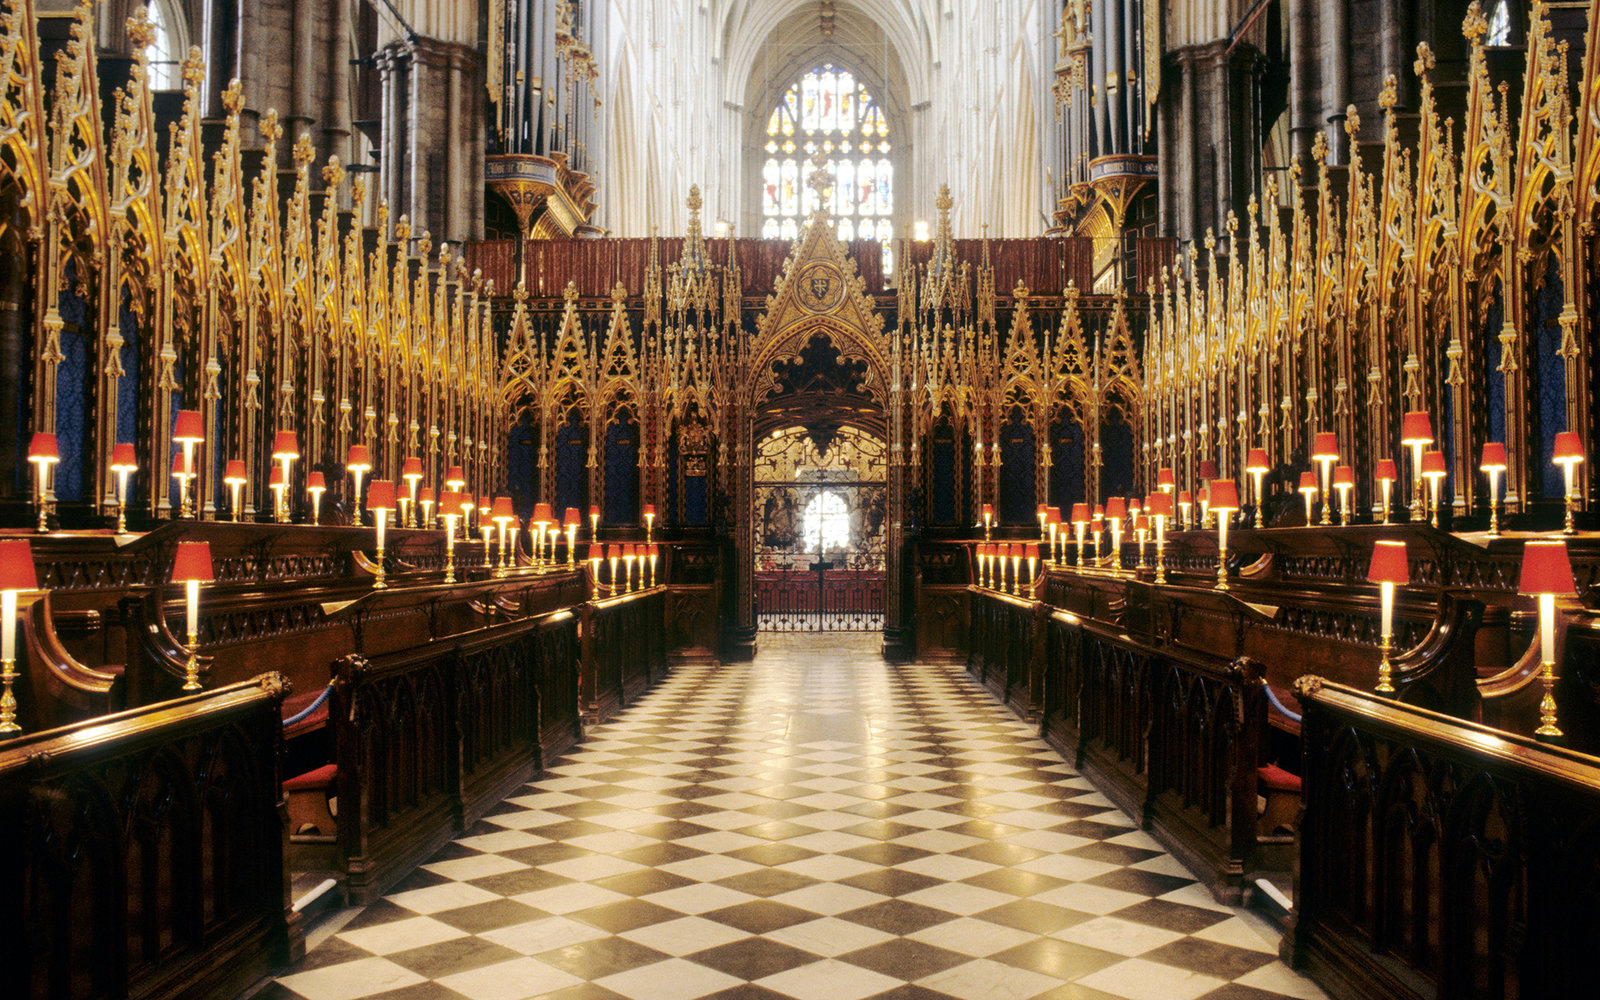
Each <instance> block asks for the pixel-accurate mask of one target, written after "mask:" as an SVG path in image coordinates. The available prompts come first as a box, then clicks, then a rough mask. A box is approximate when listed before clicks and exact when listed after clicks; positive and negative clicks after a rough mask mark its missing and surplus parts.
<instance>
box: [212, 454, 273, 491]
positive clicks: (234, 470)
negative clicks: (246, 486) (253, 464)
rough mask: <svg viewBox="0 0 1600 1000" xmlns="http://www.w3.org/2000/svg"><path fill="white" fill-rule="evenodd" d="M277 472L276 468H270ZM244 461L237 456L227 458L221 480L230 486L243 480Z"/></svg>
mask: <svg viewBox="0 0 1600 1000" xmlns="http://www.w3.org/2000/svg"><path fill="white" fill-rule="evenodd" d="M272 471H274V472H277V471H278V470H277V469H274V470H272ZM245 478H246V477H245V474H244V462H243V461H241V460H240V459H237V458H230V459H228V468H227V471H226V472H224V473H223V474H222V481H223V482H225V483H227V484H228V485H229V486H232V485H233V484H234V483H242V482H244V481H245Z"/></svg>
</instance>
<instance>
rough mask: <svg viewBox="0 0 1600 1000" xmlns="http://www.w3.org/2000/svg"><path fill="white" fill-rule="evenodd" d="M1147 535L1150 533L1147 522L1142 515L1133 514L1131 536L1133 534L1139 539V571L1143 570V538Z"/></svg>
mask: <svg viewBox="0 0 1600 1000" xmlns="http://www.w3.org/2000/svg"><path fill="white" fill-rule="evenodd" d="M1149 533H1150V524H1149V522H1148V521H1146V520H1145V517H1144V514H1142V513H1138V514H1134V515H1133V534H1134V537H1135V538H1137V539H1139V566H1138V568H1139V569H1144V568H1145V561H1144V543H1145V536H1147V535H1148V534H1149Z"/></svg>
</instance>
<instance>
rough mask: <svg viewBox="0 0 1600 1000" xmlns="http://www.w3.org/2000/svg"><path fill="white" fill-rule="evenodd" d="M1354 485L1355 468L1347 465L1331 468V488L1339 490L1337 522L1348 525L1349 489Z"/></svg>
mask: <svg viewBox="0 0 1600 1000" xmlns="http://www.w3.org/2000/svg"><path fill="white" fill-rule="evenodd" d="M1355 485H1356V470H1354V469H1352V468H1350V466H1348V465H1341V466H1338V467H1337V468H1335V469H1334V470H1333V488H1334V489H1336V490H1338V491H1339V523H1340V524H1342V525H1344V526H1345V527H1346V528H1348V527H1350V491H1351V490H1352V489H1354V488H1355Z"/></svg>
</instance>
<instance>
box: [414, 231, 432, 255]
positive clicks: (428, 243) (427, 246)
mask: <svg viewBox="0 0 1600 1000" xmlns="http://www.w3.org/2000/svg"><path fill="white" fill-rule="evenodd" d="M431 253H433V234H432V233H430V232H428V231H427V230H426V229H424V230H423V231H422V239H420V240H418V241H417V256H418V257H421V258H422V259H423V260H427V259H428V255H429V254H431Z"/></svg>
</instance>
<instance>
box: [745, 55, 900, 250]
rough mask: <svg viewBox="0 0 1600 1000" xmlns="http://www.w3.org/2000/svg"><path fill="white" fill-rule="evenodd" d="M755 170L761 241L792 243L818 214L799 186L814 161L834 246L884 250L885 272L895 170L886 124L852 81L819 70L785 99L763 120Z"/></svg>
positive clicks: (813, 198) (825, 67) (812, 195)
mask: <svg viewBox="0 0 1600 1000" xmlns="http://www.w3.org/2000/svg"><path fill="white" fill-rule="evenodd" d="M765 149H766V154H767V155H766V160H765V162H764V163H763V164H762V167H761V189H762V190H761V236H762V238H763V239H785V240H792V239H794V238H795V237H797V236H798V235H799V234H800V223H801V221H802V220H804V219H805V218H806V217H807V216H809V215H810V214H811V213H812V211H814V210H815V209H816V207H817V194H816V192H815V191H814V190H812V188H810V187H809V186H807V184H806V175H807V173H808V171H809V167H808V165H807V161H808V160H809V159H810V158H811V157H812V156H814V155H816V154H818V153H820V154H821V155H822V156H823V158H824V159H825V160H826V162H827V171H828V174H829V176H830V177H832V178H833V204H831V205H830V206H828V207H829V209H830V210H831V211H832V212H833V216H834V219H835V220H836V225H837V226H838V227H839V238H840V239H841V240H877V241H878V242H880V243H882V244H883V253H884V270H885V273H888V270H889V267H890V264H891V256H890V254H891V251H890V246H891V243H892V241H893V232H892V229H893V226H892V224H891V223H890V216H891V215H892V214H893V213H894V166H893V164H892V163H891V162H890V160H889V152H890V149H891V147H890V143H889V119H888V118H887V116H885V114H884V112H883V108H881V107H879V105H878V102H877V101H875V100H874V99H873V97H872V94H870V93H869V92H868V91H867V88H866V87H865V86H863V85H862V84H861V83H860V82H859V81H857V80H856V78H855V74H853V73H851V72H850V71H849V70H846V69H839V68H838V67H836V66H834V65H832V64H831V63H824V64H822V65H821V66H818V67H816V68H814V69H812V70H810V71H809V72H807V73H806V74H805V75H804V76H802V77H801V78H800V80H799V82H798V83H796V84H795V85H794V86H792V87H790V88H789V89H788V90H787V91H785V92H784V95H783V97H782V99H780V100H779V101H778V106H777V107H776V108H773V109H772V113H771V114H770V115H768V116H767V141H766V146H765Z"/></svg>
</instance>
